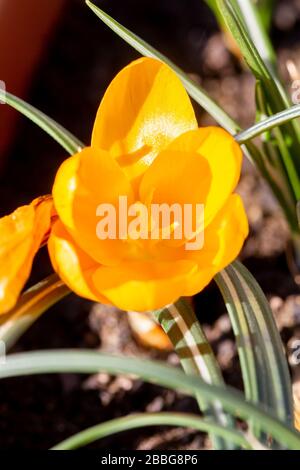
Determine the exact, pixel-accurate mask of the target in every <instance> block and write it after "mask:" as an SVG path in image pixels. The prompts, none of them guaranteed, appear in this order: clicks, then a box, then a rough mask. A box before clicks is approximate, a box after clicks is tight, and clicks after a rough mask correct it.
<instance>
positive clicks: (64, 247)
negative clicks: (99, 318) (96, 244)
mask: <svg viewBox="0 0 300 470" xmlns="http://www.w3.org/2000/svg"><path fill="white" fill-rule="evenodd" d="M48 250H49V255H50V259H51V262H52V265H53V268H54V270H55V271H56V272H57V274H58V275H59V277H60V278H61V279H62V280H63V281H64V283H65V284H66V285H67V286H68V287H69V288H70V289H71V290H73V291H74V292H75V293H76V294H78V295H80V296H81V297H84V298H86V299H90V300H94V301H98V302H104V303H105V301H106V299H104V298H103V296H101V295H100V294H99V293H98V292H97V291H95V289H93V282H92V274H93V273H94V271H95V270H96V269H97V268H98V266H99V265H98V264H96V263H95V261H94V260H92V259H91V258H90V257H89V256H88V255H87V254H86V253H85V252H84V251H82V250H81V249H80V248H79V246H78V245H76V243H75V242H74V240H73V239H72V238H71V237H70V235H69V233H68V232H67V231H66V230H65V228H64V226H63V225H62V223H61V222H60V220H58V221H57V222H56V223H55V225H54V226H53V228H52V230H51V234H50V237H49V241H48Z"/></svg>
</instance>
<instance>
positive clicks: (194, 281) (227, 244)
mask: <svg viewBox="0 0 300 470" xmlns="http://www.w3.org/2000/svg"><path fill="white" fill-rule="evenodd" d="M248 232H249V226H248V220H247V216H246V213H245V209H244V206H243V202H242V200H241V198H240V196H239V195H237V194H232V195H231V196H230V197H229V199H228V201H227V203H226V204H225V206H224V207H223V209H222V210H221V211H220V213H219V214H218V215H217V217H215V219H214V221H213V222H212V223H211V224H210V225H209V227H207V229H206V230H205V233H204V245H203V248H202V249H201V250H199V251H188V259H190V260H194V261H196V262H197V263H198V272H196V273H195V274H194V275H193V276H192V277H191V278H190V280H189V284H188V288H187V289H186V291H185V295H194V294H196V293H197V292H199V291H200V290H202V289H203V288H204V287H205V286H206V285H207V284H208V283H209V282H210V280H211V279H212V278H213V276H214V275H215V274H217V273H218V272H220V271H221V270H222V269H224V268H225V267H226V266H228V265H229V264H230V263H231V262H232V261H234V260H235V259H236V257H237V256H238V254H239V253H240V251H241V249H242V246H243V244H244V242H245V239H246V238H247V236H248ZM205 271H207V276H206V277H205V276H204V275H203V273H205ZM209 271H210V274H209Z"/></svg>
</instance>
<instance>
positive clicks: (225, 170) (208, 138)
mask: <svg viewBox="0 0 300 470" xmlns="http://www.w3.org/2000/svg"><path fill="white" fill-rule="evenodd" d="M168 150H172V151H175V150H177V151H179V152H187V153H189V152H197V153H198V154H199V155H201V157H203V158H204V159H206V161H207V163H208V165H209V168H210V174H211V184H210V186H209V192H208V194H207V198H206V201H205V212H204V215H205V221H204V222H205V226H207V225H209V224H210V222H211V221H212V220H213V218H214V217H215V216H216V214H217V213H218V211H219V210H220V209H222V207H223V206H224V204H225V202H226V201H227V199H228V197H229V196H230V194H231V193H232V192H233V191H234V189H235V187H236V185H237V183H238V180H239V177H240V173H241V165H242V151H241V149H240V146H239V145H238V144H237V143H236V142H235V140H234V139H233V137H232V136H231V135H230V134H229V133H228V132H226V131H225V130H223V129H221V128H219V127H206V128H201V129H197V130H195V131H191V132H187V133H185V134H183V135H182V136H180V137H178V138H177V139H175V140H174V141H173V142H172V143H171V144H170V145H169V147H168Z"/></svg>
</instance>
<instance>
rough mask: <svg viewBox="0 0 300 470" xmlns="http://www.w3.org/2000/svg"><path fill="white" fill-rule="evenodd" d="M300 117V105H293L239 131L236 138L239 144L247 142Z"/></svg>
mask: <svg viewBox="0 0 300 470" xmlns="http://www.w3.org/2000/svg"><path fill="white" fill-rule="evenodd" d="M299 117H300V105H295V106H292V107H291V108H289V109H286V110H284V111H281V112H280V113H277V114H274V115H273V116H271V117H269V118H267V119H264V120H263V121H260V122H259V123H257V124H255V125H254V126H251V127H249V128H248V129H246V130H244V131H242V132H239V133H238V134H236V135H235V137H234V138H235V140H236V141H237V142H238V143H239V144H245V143H246V142H247V141H249V140H251V139H254V138H255V137H257V136H258V135H261V134H264V133H265V132H268V131H270V130H271V129H273V128H274V127H277V126H280V125H281V124H284V123H286V122H289V121H291V120H292V119H296V118H299Z"/></svg>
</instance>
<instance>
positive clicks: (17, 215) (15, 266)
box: [0, 197, 53, 314]
mask: <svg viewBox="0 0 300 470" xmlns="http://www.w3.org/2000/svg"><path fill="white" fill-rule="evenodd" d="M52 210H53V203H52V198H51V197H41V198H38V199H35V200H34V201H33V202H32V203H31V204H30V205H27V206H22V207H19V208H18V209H16V210H15V211H14V212H13V213H12V214H10V215H8V216H5V217H3V218H2V219H0V240H1V241H0V314H1V313H6V312H8V311H9V310H10V309H11V308H13V307H14V305H15V304H16V302H17V299H18V297H19V295H20V292H21V290H22V289H23V287H24V285H25V283H26V281H27V279H28V277H29V275H30V271H31V267H32V262H33V258H34V256H35V254H36V252H37V251H38V249H39V247H40V245H41V243H42V241H43V239H44V238H45V235H46V234H47V233H48V232H49V230H50V224H51V213H52Z"/></svg>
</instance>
